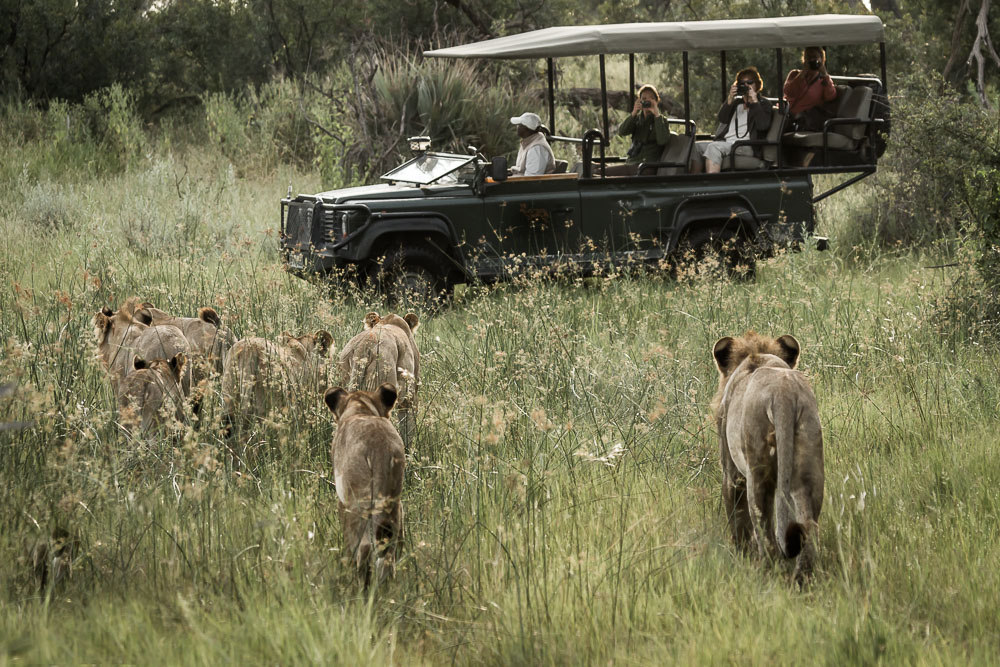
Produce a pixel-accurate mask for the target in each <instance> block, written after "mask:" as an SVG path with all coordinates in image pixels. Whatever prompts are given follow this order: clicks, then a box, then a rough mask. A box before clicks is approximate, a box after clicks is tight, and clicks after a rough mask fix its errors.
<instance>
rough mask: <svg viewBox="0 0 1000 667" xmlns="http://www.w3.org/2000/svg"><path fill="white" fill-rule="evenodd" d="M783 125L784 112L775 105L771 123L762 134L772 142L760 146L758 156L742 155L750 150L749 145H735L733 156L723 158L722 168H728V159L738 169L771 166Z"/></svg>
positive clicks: (774, 159)
mask: <svg viewBox="0 0 1000 667" xmlns="http://www.w3.org/2000/svg"><path fill="white" fill-rule="evenodd" d="M784 127H785V114H784V113H783V112H782V111H781V109H779V108H778V107H775V108H774V110H773V111H771V125H770V127H768V128H767V134H766V135H765V136H764V140H765V141H769V142H772V144H770V145H767V146H761V147H760V148H761V150H760V157H757V156H756V155H744V153H749V152H750V151H751V147H750V146H740V147H737V149H736V156H735V158H728V157H727V158H726V159H725V160H723V162H722V168H723V169H729V165H730V160H732V162H733V164H734V165H735V168H736V169H737V170H739V171H743V170H751V169H766V168H768V167H773V166H774V164H775V163H776V162H777V161H778V140H779V139H780V138H781V133H782V131H783V130H784Z"/></svg>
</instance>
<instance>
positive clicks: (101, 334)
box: [94, 308, 111, 345]
mask: <svg viewBox="0 0 1000 667" xmlns="http://www.w3.org/2000/svg"><path fill="white" fill-rule="evenodd" d="M106 310H110V308H104V309H102V310H101V312H99V313H97V314H96V315H94V337H95V338H97V344H98V345H100V344H101V343H103V342H104V339H105V338H107V337H108V332H109V331H111V315H108V314H107V313H106V312H104V311H106Z"/></svg>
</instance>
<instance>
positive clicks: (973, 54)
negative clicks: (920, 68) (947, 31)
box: [943, 0, 1000, 108]
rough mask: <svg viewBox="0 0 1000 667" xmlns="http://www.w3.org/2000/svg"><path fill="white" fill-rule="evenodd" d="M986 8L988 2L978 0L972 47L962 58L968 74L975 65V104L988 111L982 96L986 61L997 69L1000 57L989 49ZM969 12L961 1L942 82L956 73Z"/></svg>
mask: <svg viewBox="0 0 1000 667" xmlns="http://www.w3.org/2000/svg"><path fill="white" fill-rule="evenodd" d="M990 5H991V0H979V11H978V12H977V13H976V17H975V20H974V23H973V25H974V26H975V33H976V34H975V37H974V39H973V41H972V47H971V48H970V49H969V51H968V56H966V59H965V66H966V71H967V72H969V73H971V68H972V65H973V63H975V65H976V70H975V71H976V78H975V84H976V93H977V94H978V95H979V103H980V104H981V105H982V106H984V107H986V108H991V104H990V101H989V98H988V97H987V96H986V60H987V58H989V59H990V60H992V61H993V62H994V63H995V64H996V65H997V66H998V67H1000V55H997V52H996V49H995V48H994V47H993V39H992V37H991V36H990V28H989V14H990ZM970 10H971V7H970V0H961V1H960V3H959V6H958V12H957V15H956V17H955V25H954V28H953V30H952V36H951V55H950V56H949V57H948V62H947V64H946V65H945V67H944V72H943V74H944V78H945V79H948V80H953V78H952V77H953V76H954V73H955V72H956V70H957V66H958V63H959V62H960V59H961V57H962V56H961V54H962V53H964V52H965V49H964V48H963V44H964V43H965V40H963V36H964V35H965V31H966V27H965V25H966V18H967V17H969V16H971V11H970Z"/></svg>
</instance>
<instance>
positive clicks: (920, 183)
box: [858, 71, 994, 247]
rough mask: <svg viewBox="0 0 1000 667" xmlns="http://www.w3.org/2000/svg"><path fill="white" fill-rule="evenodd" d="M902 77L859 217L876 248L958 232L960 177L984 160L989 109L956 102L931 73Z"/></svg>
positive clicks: (961, 207) (906, 244)
mask: <svg viewBox="0 0 1000 667" xmlns="http://www.w3.org/2000/svg"><path fill="white" fill-rule="evenodd" d="M902 83H903V85H902V86H900V87H899V89H900V90H901V91H902V92H901V93H899V94H897V95H895V96H893V98H892V104H893V109H892V116H893V127H892V136H891V137H890V140H889V147H888V149H887V151H886V153H885V155H884V156H883V158H882V160H881V161H880V162H879V174H878V176H877V177H876V178H875V180H874V182H873V184H874V188H875V197H874V198H873V200H872V201H870V202H867V205H866V207H865V208H866V210H867V212H868V213H867V215H865V213H864V211H859V219H858V223H859V224H860V227H861V229H862V230H864V233H866V234H868V235H870V236H873V237H874V240H875V241H876V242H877V245H880V246H882V247H891V246H903V247H917V246H923V245H928V244H930V243H933V242H935V241H937V240H939V239H951V238H954V237H955V236H956V235H957V234H958V233H960V232H962V231H965V229H964V228H965V223H966V218H967V216H966V214H965V211H966V206H965V202H964V201H963V199H962V193H963V192H965V182H966V179H967V177H968V175H969V174H970V172H973V171H975V170H977V169H978V168H979V167H980V166H982V165H984V164H985V162H986V160H987V159H988V151H985V152H984V150H983V145H984V140H985V139H986V138H987V137H989V136H991V134H992V133H993V131H994V128H993V127H992V122H993V121H992V120H991V118H990V114H988V113H987V112H985V111H984V110H983V109H981V108H979V107H977V106H975V105H972V104H969V103H962V102H961V101H960V100H959V96H958V95H957V94H956V93H954V92H953V91H951V90H950V89H949V88H947V87H946V86H945V84H944V82H943V81H942V80H941V79H940V78H939V77H936V76H935V75H934V74H933V73H932V72H928V71H921V72H920V73H919V75H915V76H912V77H910V78H909V79H908V80H906V81H904V82H902Z"/></svg>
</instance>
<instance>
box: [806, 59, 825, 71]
mask: <svg viewBox="0 0 1000 667" xmlns="http://www.w3.org/2000/svg"><path fill="white" fill-rule="evenodd" d="M822 64H823V63H822V61H820V60H815V59H814V60H810V61H809V69H819V66H820V65H822Z"/></svg>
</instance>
